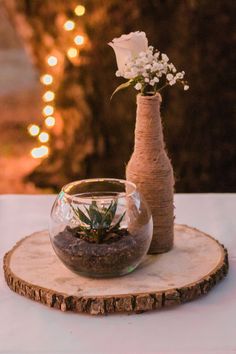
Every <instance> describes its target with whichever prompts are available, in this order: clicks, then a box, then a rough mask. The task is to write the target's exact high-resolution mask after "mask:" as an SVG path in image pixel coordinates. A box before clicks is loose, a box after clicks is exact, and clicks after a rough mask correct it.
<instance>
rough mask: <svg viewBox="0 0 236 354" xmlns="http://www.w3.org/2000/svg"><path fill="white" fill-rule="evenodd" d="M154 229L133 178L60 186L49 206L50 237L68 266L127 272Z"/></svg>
mask: <svg viewBox="0 0 236 354" xmlns="http://www.w3.org/2000/svg"><path fill="white" fill-rule="evenodd" d="M152 232H153V223H152V216H151V213H150V210H149V208H148V206H147V203H146V202H145V200H144V199H143V197H142V196H141V195H140V193H139V192H138V191H137V188H136V186H135V184H133V183H131V182H128V181H125V180H119V179H107V178H99V179H87V180H81V181H75V182H72V183H69V184H67V185H66V186H64V187H63V188H62V190H61V192H60V193H59V195H58V196H57V198H56V200H55V202H54V204H53V207H52V211H51V218H50V228H49V234H50V240H51V243H52V246H53V248H54V250H55V253H56V254H57V256H58V257H59V259H60V260H61V261H62V262H63V263H64V265H65V266H66V267H68V268H69V269H70V270H72V271H73V272H76V273H78V274H81V275H84V276H89V277H96V278H97V277H115V276H121V275H125V274H127V273H130V272H132V271H133V270H134V269H135V268H136V267H137V266H138V265H139V264H140V262H141V261H142V259H143V257H144V256H145V255H146V253H147V251H148V249H149V246H150V243H151V239H152Z"/></svg>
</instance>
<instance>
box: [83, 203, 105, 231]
mask: <svg viewBox="0 0 236 354" xmlns="http://www.w3.org/2000/svg"><path fill="white" fill-rule="evenodd" d="M86 210H87V212H88V215H89V217H90V220H91V223H92V228H93V229H97V228H98V227H99V225H100V224H101V221H102V217H103V215H102V212H100V211H99V209H98V206H97V203H96V202H95V201H93V202H92V204H90V206H89V209H86Z"/></svg>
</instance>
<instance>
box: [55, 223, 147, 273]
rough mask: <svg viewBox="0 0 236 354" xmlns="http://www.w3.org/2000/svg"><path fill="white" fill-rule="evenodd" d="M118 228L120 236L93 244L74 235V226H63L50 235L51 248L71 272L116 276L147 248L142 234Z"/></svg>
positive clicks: (130, 269)
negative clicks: (72, 227) (52, 237)
mask: <svg viewBox="0 0 236 354" xmlns="http://www.w3.org/2000/svg"><path fill="white" fill-rule="evenodd" d="M122 230H123V231H122V234H123V235H118V237H109V238H108V240H107V242H106V243H100V244H97V243H91V242H87V241H86V240H84V239H82V238H78V236H77V237H75V233H76V229H71V228H69V227H66V228H65V229H64V230H63V231H62V232H60V233H59V234H57V235H56V236H55V237H54V239H53V247H54V249H55V252H56V253H57V255H58V256H59V258H60V259H61V260H62V261H63V263H64V264H65V265H66V266H67V267H68V268H70V269H71V270H72V271H75V272H77V273H79V274H82V275H87V276H91V277H112V276H119V275H123V274H126V273H129V272H131V271H132V270H133V269H134V268H135V267H136V266H137V264H138V263H139V261H140V259H141V258H142V256H143V254H144V252H145V250H146V249H147V247H148V244H147V243H148V241H147V240H146V237H145V236H144V235H143V234H141V233H140V234H136V235H131V234H130V233H129V232H128V230H127V229H122ZM116 236H117V235H116Z"/></svg>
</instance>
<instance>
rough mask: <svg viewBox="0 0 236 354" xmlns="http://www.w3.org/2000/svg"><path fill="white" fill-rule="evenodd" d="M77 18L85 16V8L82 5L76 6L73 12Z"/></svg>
mask: <svg viewBox="0 0 236 354" xmlns="http://www.w3.org/2000/svg"><path fill="white" fill-rule="evenodd" d="M74 12H75V14H76V15H77V16H83V15H84V14H85V7H84V6H83V5H78V6H76V8H75V10H74Z"/></svg>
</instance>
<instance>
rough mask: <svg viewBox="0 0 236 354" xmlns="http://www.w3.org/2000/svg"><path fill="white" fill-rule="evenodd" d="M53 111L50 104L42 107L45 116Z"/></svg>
mask: <svg viewBox="0 0 236 354" xmlns="http://www.w3.org/2000/svg"><path fill="white" fill-rule="evenodd" d="M53 112H54V107H53V106H50V105H47V106H45V107H44V109H43V114H44V115H45V116H51V115H52V114H53Z"/></svg>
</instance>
